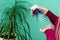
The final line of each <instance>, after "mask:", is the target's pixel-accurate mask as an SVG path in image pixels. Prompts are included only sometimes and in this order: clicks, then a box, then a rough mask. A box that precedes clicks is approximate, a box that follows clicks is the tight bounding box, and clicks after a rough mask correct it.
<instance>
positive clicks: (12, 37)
mask: <svg viewBox="0 0 60 40" xmlns="http://www.w3.org/2000/svg"><path fill="white" fill-rule="evenodd" d="M0 37H1V38H4V39H8V35H1V36H0ZM14 38H16V36H15V35H10V37H9V39H14Z"/></svg>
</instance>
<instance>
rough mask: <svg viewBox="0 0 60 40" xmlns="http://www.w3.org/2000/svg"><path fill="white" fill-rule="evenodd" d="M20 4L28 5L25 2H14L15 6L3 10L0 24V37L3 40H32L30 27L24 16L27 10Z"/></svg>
mask: <svg viewBox="0 0 60 40" xmlns="http://www.w3.org/2000/svg"><path fill="white" fill-rule="evenodd" d="M22 3H27V4H28V2H26V1H15V5H13V6H12V7H11V8H6V9H5V10H4V12H3V18H2V20H1V22H0V37H2V38H3V40H4V39H6V40H10V39H13V40H32V38H31V35H30V26H29V24H28V22H27V20H26V16H25V11H28V9H27V8H26V7H25V6H24V5H23V4H22Z"/></svg>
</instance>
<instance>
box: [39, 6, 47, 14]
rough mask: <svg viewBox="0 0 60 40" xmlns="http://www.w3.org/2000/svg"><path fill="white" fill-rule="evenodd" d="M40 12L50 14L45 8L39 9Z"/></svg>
mask: <svg viewBox="0 0 60 40" xmlns="http://www.w3.org/2000/svg"><path fill="white" fill-rule="evenodd" d="M39 10H40V11H41V12H42V13H44V14H47V12H48V9H46V8H43V7H39Z"/></svg>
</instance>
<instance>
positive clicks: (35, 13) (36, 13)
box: [30, 5, 41, 20]
mask: <svg viewBox="0 0 60 40" xmlns="http://www.w3.org/2000/svg"><path fill="white" fill-rule="evenodd" d="M35 6H37V5H34V6H32V7H31V8H30V9H31V12H32V16H36V19H37V20H38V14H40V13H41V11H40V10H39V9H35V10H34V7H35Z"/></svg>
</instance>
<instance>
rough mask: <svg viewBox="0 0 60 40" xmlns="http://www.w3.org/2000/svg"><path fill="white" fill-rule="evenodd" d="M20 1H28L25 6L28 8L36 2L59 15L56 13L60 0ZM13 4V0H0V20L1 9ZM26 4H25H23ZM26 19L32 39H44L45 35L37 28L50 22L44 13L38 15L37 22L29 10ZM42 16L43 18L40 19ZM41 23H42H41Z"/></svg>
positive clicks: (0, 16)
mask: <svg viewBox="0 0 60 40" xmlns="http://www.w3.org/2000/svg"><path fill="white" fill-rule="evenodd" d="M22 1H28V2H29V3H30V4H29V5H30V6H28V5H27V6H26V8H28V9H29V8H30V7H31V6H33V5H35V4H37V5H39V6H42V7H45V8H47V9H49V10H51V11H52V12H53V13H54V14H56V15H57V16H59V14H58V6H59V4H60V0H22ZM14 4H15V0H0V21H1V19H2V17H3V16H2V15H3V11H4V9H5V8H7V7H12V6H13V5H14ZM23 5H26V4H23ZM25 15H26V18H27V21H28V23H29V25H30V31H31V36H32V38H33V40H46V36H45V34H44V33H41V32H40V31H39V29H40V28H41V27H43V28H45V27H46V26H47V25H48V24H49V23H51V22H50V20H49V19H48V18H47V17H46V16H45V15H44V16H43V17H42V16H41V15H43V14H41V15H39V16H38V22H37V20H36V17H32V16H31V12H29V13H26V14H25ZM42 18H43V19H44V20H42ZM42 24H43V25H42Z"/></svg>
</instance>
